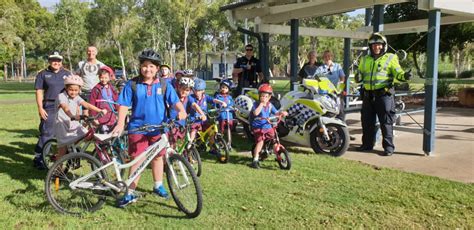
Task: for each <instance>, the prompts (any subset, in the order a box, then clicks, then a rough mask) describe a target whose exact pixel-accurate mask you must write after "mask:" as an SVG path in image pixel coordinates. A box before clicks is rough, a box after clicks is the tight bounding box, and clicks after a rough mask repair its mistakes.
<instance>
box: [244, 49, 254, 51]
mask: <svg viewBox="0 0 474 230" xmlns="http://www.w3.org/2000/svg"><path fill="white" fill-rule="evenodd" d="M245 51H253V49H245Z"/></svg>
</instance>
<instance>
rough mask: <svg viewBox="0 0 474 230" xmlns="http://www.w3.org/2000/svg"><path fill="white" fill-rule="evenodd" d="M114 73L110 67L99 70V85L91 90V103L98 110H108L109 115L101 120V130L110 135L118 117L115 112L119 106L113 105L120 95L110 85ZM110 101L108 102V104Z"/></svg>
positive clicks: (94, 113) (92, 114) (93, 114)
mask: <svg viewBox="0 0 474 230" xmlns="http://www.w3.org/2000/svg"><path fill="white" fill-rule="evenodd" d="M113 75H114V71H113V70H112V69H111V68H110V67H108V66H103V67H101V68H100V69H99V72H98V76H99V83H98V84H97V85H96V86H95V87H94V88H93V89H92V90H91V97H90V99H89V101H90V103H91V104H92V105H94V106H96V107H98V108H101V109H105V110H107V115H106V116H102V117H101V118H99V120H98V121H99V130H100V132H101V133H108V132H109V131H110V130H112V128H113V126H114V125H115V122H116V121H117V116H116V114H114V111H117V109H118V106H117V105H116V104H113V102H116V101H117V99H118V94H117V91H116V90H115V88H114V87H113V86H112V84H111V83H110V80H111V77H112V76H113ZM107 101H108V102H107ZM90 114H91V116H95V115H96V114H97V113H96V112H95V111H91V112H90Z"/></svg>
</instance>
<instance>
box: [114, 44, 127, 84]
mask: <svg viewBox="0 0 474 230" xmlns="http://www.w3.org/2000/svg"><path fill="white" fill-rule="evenodd" d="M116 44H117V47H118V50H119V55H120V62H121V63H122V72H123V77H124V78H125V79H128V77H127V70H126V68H125V61H124V58H123V53H122V46H121V45H120V42H119V41H116Z"/></svg>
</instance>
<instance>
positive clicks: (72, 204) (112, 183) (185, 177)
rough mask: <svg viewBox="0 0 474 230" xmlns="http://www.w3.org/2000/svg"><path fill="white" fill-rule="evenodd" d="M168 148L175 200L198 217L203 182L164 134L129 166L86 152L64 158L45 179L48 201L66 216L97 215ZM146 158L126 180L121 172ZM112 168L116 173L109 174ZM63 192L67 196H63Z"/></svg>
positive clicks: (151, 127) (147, 128)
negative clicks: (108, 200) (201, 182)
mask: <svg viewBox="0 0 474 230" xmlns="http://www.w3.org/2000/svg"><path fill="white" fill-rule="evenodd" d="M169 127H170V125H169V124H166V123H162V124H161V125H144V126H142V127H140V128H138V129H136V130H134V131H143V132H153V131H156V130H161V131H162V132H163V131H164V130H166V129H168V128H169ZM110 136H112V135H110ZM164 149H165V150H166V151H165V154H164V160H165V172H166V178H167V182H168V186H169V189H170V192H171V195H172V197H173V200H174V201H175V203H176V205H177V206H178V208H179V210H181V211H182V212H184V213H185V214H186V215H187V216H188V217H190V218H195V217H197V216H199V214H200V213H201V210H202V202H203V201H202V189H201V185H200V182H199V179H198V177H197V176H196V172H195V171H194V169H193V167H192V166H191V165H190V164H189V162H188V161H187V160H185V159H184V158H183V157H182V156H181V155H179V154H176V151H175V150H174V149H173V148H171V146H170V144H169V141H168V137H167V135H161V139H160V140H159V141H157V142H155V143H154V144H152V145H150V146H149V147H148V148H147V149H146V150H145V151H144V152H143V153H142V154H141V155H140V156H138V157H137V158H135V159H134V160H133V161H131V162H128V163H126V164H122V163H120V162H118V161H117V159H116V157H113V160H112V161H111V162H109V163H107V164H105V165H102V164H101V163H100V162H99V161H98V160H97V159H96V158H94V157H92V156H91V155H89V154H86V153H83V152H80V153H73V154H68V155H66V156H64V157H62V158H61V159H59V160H58V161H57V162H56V163H54V165H53V166H52V167H51V169H50V170H49V171H48V174H47V176H46V179H45V191H46V196H47V199H48V202H49V203H50V204H51V205H52V206H53V208H54V209H55V210H56V211H58V212H60V213H62V214H73V215H81V214H83V213H84V212H94V211H96V210H98V209H99V208H101V207H102V205H103V204H104V202H105V200H106V197H107V196H109V195H111V196H113V197H114V198H115V199H117V200H118V199H120V198H121V197H122V196H123V195H124V194H127V192H128V187H129V186H130V185H131V183H132V182H133V181H134V180H135V179H136V178H137V177H138V176H139V175H141V174H142V173H143V171H144V170H145V168H146V167H147V166H148V165H149V164H150V162H151V161H152V160H153V159H154V158H155V157H156V156H158V154H160V152H161V151H162V150H164ZM143 159H144V161H143V162H142V163H141V164H140V165H139V167H138V168H137V170H136V171H135V172H134V173H133V174H131V175H130V176H129V177H128V179H126V180H123V179H122V177H121V175H120V172H119V171H120V170H121V169H126V168H130V167H132V165H134V164H136V163H137V162H139V161H141V160H143ZM108 168H113V169H114V170H108V171H107V170H106V169H108ZM109 171H110V172H112V173H114V174H115V177H116V178H117V179H116V180H109V176H108V172H109ZM60 192H61V194H59V193H60ZM63 193H66V194H65V195H62V194H63ZM68 193H69V196H68ZM187 193H190V194H187Z"/></svg>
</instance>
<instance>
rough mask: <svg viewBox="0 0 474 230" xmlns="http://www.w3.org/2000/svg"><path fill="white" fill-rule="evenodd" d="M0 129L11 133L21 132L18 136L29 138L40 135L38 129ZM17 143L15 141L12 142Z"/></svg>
mask: <svg viewBox="0 0 474 230" xmlns="http://www.w3.org/2000/svg"><path fill="white" fill-rule="evenodd" d="M0 131H5V132H9V133H18V134H20V135H19V136H18V137H20V138H28V137H38V135H39V131H38V129H5V128H0ZM10 144H15V143H10Z"/></svg>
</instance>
